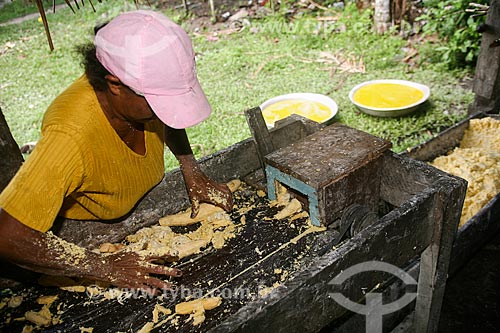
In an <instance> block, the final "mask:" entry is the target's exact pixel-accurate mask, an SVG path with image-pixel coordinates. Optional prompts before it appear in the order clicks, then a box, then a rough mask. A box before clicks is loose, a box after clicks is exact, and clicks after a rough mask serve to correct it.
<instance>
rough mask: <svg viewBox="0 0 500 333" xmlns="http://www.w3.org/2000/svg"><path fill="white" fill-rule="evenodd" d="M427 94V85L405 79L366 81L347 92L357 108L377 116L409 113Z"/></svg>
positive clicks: (426, 97) (396, 115)
mask: <svg viewBox="0 0 500 333" xmlns="http://www.w3.org/2000/svg"><path fill="white" fill-rule="evenodd" d="M429 96H430V89H429V87H427V86H426V85H423V84H420V83H416V82H411V81H405V80H373V81H366V82H363V83H361V84H358V85H357V86H355V87H354V88H352V89H351V91H350V93H349V99H350V100H351V102H352V103H353V104H354V105H356V106H357V107H358V109H360V110H361V111H363V112H365V113H367V114H370V115H372V116H378V117H399V116H404V115H407V114H410V113H412V112H414V111H416V110H417V109H418V107H419V106H420V105H421V104H422V103H424V102H425V101H426V100H427V99H428V98H429Z"/></svg>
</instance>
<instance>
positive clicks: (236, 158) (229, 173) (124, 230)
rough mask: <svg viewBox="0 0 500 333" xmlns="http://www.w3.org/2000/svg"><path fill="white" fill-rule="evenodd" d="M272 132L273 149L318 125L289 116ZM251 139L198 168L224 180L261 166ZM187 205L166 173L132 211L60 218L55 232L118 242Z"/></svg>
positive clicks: (174, 176) (177, 177)
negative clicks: (109, 217) (105, 217)
mask: <svg viewBox="0 0 500 333" xmlns="http://www.w3.org/2000/svg"><path fill="white" fill-rule="evenodd" d="M290 118H291V119H288V120H287V121H284V122H281V123H280V124H277V125H281V126H277V127H276V128H274V129H273V130H272V131H271V139H272V140H273V146H274V147H275V149H279V148H281V147H284V146H286V145H287V144H289V143H291V142H295V141H297V140H299V139H301V138H303V137H305V136H307V135H309V134H311V133H313V132H315V131H317V130H318V129H319V128H321V126H320V125H318V124H317V123H315V122H312V121H309V120H307V119H305V118H302V117H290ZM257 156H258V155H257V151H256V146H255V143H254V142H253V140H251V139H247V140H244V141H241V142H239V143H237V144H236V145H233V146H231V147H228V148H226V149H223V150H221V151H218V152H217V153H215V154H213V155H210V156H207V157H206V158H202V159H200V161H199V162H200V166H201V168H202V169H203V170H204V171H205V172H206V173H207V175H209V176H210V177H212V178H213V179H215V180H217V181H220V182H227V181H229V180H232V179H235V178H243V177H245V176H246V175H248V174H250V173H252V172H255V171H256V170H259V169H260V163H259V159H258V158H256V157H257ZM187 207H189V199H188V196H187V192H186V189H185V186H184V181H183V179H182V174H181V172H180V171H179V170H178V169H176V170H173V171H171V172H168V173H167V174H166V175H165V177H164V179H163V180H162V182H161V183H160V184H159V185H157V186H156V187H155V188H154V189H152V190H151V191H150V192H149V193H148V194H146V196H145V197H144V198H143V199H142V200H141V201H140V202H139V203H138V204H137V206H136V208H135V209H134V210H133V211H132V213H131V214H129V215H128V216H125V217H123V218H121V219H118V220H114V221H79V220H70V219H59V220H58V221H57V223H56V225H55V226H54V232H55V233H56V234H58V235H59V236H60V237H62V238H63V239H66V240H68V241H70V242H73V243H75V244H77V245H80V246H83V247H87V248H94V247H96V246H98V245H99V244H102V243H105V242H119V241H121V240H122V239H123V238H125V236H127V235H130V234H132V233H135V232H136V231H137V230H139V229H141V228H143V227H146V226H149V225H152V224H154V223H157V222H158V219H159V218H160V217H162V216H165V215H168V214H174V213H177V212H179V211H181V210H183V209H186V208H187Z"/></svg>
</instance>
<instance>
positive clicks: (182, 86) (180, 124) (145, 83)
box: [94, 10, 211, 128]
mask: <svg viewBox="0 0 500 333" xmlns="http://www.w3.org/2000/svg"><path fill="white" fill-rule="evenodd" d="M94 43H95V45H96V55H97V59H99V61H100V62H101V64H102V65H103V66H104V67H105V68H106V69H107V70H108V71H109V72H110V73H111V74H113V75H115V76H116V77H118V78H119V79H120V81H122V82H123V83H124V84H126V85H127V86H129V87H131V88H132V89H133V90H134V91H137V92H140V93H142V94H144V97H145V98H146V100H147V101H148V103H149V105H150V106H151V108H152V109H153V111H154V112H155V114H156V115H157V116H158V118H160V120H161V121H162V122H164V123H165V124H167V125H168V126H170V127H172V128H186V127H190V126H193V125H196V124H198V123H199V122H201V121H203V120H204V119H206V118H207V117H208V116H209V115H210V112H211V108H210V104H209V103H208V100H207V97H206V96H205V94H204V93H203V90H202V89H201V86H200V83H199V82H198V78H197V77H196V64H195V59H194V51H193V47H192V44H191V39H190V38H189V36H188V35H187V33H186V32H185V31H184V30H183V29H182V28H181V27H180V26H179V25H177V24H175V23H174V22H172V21H171V20H169V19H168V18H167V17H166V16H164V15H162V14H160V13H156V12H154V11H148V10H137V11H132V12H128V13H124V14H121V15H119V16H117V17H116V18H114V19H113V20H111V22H109V23H108V24H107V25H105V26H104V27H103V28H101V29H100V30H99V31H98V32H97V34H96V36H95V41H94Z"/></svg>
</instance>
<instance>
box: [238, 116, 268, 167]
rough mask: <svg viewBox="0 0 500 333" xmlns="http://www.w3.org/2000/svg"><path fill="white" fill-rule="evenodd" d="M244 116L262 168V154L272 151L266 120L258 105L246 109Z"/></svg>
mask: <svg viewBox="0 0 500 333" xmlns="http://www.w3.org/2000/svg"><path fill="white" fill-rule="evenodd" d="M245 117H246V119H247V124H248V127H249V128H250V133H251V134H252V137H253V139H254V141H255V144H256V148H257V153H258V154H259V160H260V165H261V167H262V168H263V169H264V156H266V155H267V154H269V153H271V152H273V151H274V145H273V140H272V139H271V135H270V134H269V131H268V129H267V125H266V122H265V121H264V117H263V116H262V111H261V109H260V108H259V107H256V108H253V109H250V110H246V111H245Z"/></svg>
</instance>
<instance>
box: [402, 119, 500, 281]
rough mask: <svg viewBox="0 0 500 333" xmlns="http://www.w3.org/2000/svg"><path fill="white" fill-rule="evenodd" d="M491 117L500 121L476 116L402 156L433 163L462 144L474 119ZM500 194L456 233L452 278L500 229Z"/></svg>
mask: <svg viewBox="0 0 500 333" xmlns="http://www.w3.org/2000/svg"><path fill="white" fill-rule="evenodd" d="M483 117H491V118H493V119H496V120H498V121H500V116H498V115H491V114H485V113H476V114H473V115H471V116H469V117H467V118H466V119H464V120H462V121H460V122H459V123H457V124H455V125H454V126H452V127H450V128H448V129H446V130H445V131H443V132H442V133H440V134H439V135H438V136H436V137H435V138H433V139H431V140H429V141H427V142H424V143H422V144H420V145H418V146H416V147H414V148H412V149H411V150H409V151H408V152H405V153H404V154H402V155H403V156H407V157H410V158H414V159H417V160H420V161H425V162H430V161H432V160H434V159H435V158H436V157H438V156H442V155H446V154H447V153H448V152H450V151H451V150H453V149H454V148H455V147H457V146H458V145H459V144H460V141H461V140H462V137H463V135H464V132H465V130H466V129H467V128H468V126H469V122H470V120H471V119H477V118H483ZM499 217H500V193H499V194H497V195H496V196H495V197H494V198H493V199H492V200H490V201H489V202H488V204H486V205H485V206H484V207H483V208H482V209H481V210H480V211H479V212H478V213H477V214H476V215H474V216H473V217H472V218H471V219H469V220H468V221H467V222H466V223H465V224H464V225H463V226H462V227H460V228H459V229H458V231H457V236H456V239H455V241H454V243H453V250H452V254H451V262H450V275H453V274H454V273H455V272H457V271H458V269H460V267H462V266H463V264H465V263H466V262H467V261H469V259H471V258H472V257H473V256H474V254H475V253H476V252H477V251H478V250H479V249H480V248H481V247H482V246H484V245H485V244H486V243H487V242H488V241H489V240H491V239H492V238H493V237H494V236H495V235H496V234H497V233H498V232H499V230H500V221H499V219H498V218H499Z"/></svg>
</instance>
